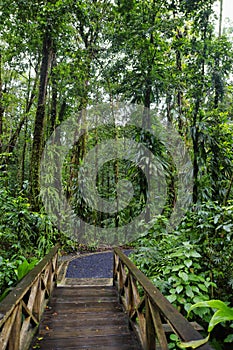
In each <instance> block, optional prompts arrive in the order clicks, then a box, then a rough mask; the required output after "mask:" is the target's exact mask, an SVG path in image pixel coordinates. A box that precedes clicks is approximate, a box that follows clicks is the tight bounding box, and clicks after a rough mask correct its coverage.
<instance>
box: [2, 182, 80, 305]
mask: <svg viewBox="0 0 233 350" xmlns="http://www.w3.org/2000/svg"><path fill="white" fill-rule="evenodd" d="M0 242H1V244H0V300H1V299H3V298H4V297H5V295H6V294H7V293H8V292H9V291H10V290H11V288H12V287H13V286H14V285H15V284H16V283H17V282H18V281H19V280H20V279H21V278H22V277H23V276H24V275H25V274H26V273H27V272H28V271H30V270H31V269H32V268H33V267H34V266H35V264H37V263H38V261H39V260H41V259H42V258H43V257H44V255H45V254H46V253H48V251H49V250H50V248H51V247H52V246H54V244H56V243H59V244H61V246H64V247H65V248H66V249H67V250H69V249H72V248H74V245H75V244H74V243H73V242H71V241H70V240H69V239H67V238H66V237H65V236H64V235H62V234H61V233H60V232H59V231H58V230H57V229H56V228H55V227H54V225H53V224H52V222H51V220H50V219H49V217H48V216H47V214H45V213H43V212H40V213H37V212H33V211H31V209H30V204H29V203H28V200H27V199H26V198H25V197H24V196H23V194H20V195H18V196H15V195H14V196H13V195H12V194H11V193H10V191H8V190H6V189H1V190H0Z"/></svg>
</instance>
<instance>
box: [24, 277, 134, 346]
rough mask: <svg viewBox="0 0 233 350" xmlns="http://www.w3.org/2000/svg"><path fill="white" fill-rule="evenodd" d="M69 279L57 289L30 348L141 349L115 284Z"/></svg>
mask: <svg viewBox="0 0 233 350" xmlns="http://www.w3.org/2000/svg"><path fill="white" fill-rule="evenodd" d="M68 280H69V279H67V280H66V284H65V285H63V286H58V287H56V288H55V290H54V292H53V295H52V298H51V300H50V302H49V305H48V307H47V308H46V310H45V312H44V315H43V318H42V321H41V324H40V328H39V333H38V334H37V336H36V338H35V339H34V341H33V343H32V346H31V348H30V349H40V350H45V349H46V350H61V349H62V350H64V349H66V350H74V349H90V350H91V349H109V350H111V349H112V350H115V349H122V350H124V349H125V350H126V349H129V350H130V349H132V350H134V349H135V350H136V349H141V346H140V345H139V342H138V341H137V339H136V337H135V334H134V332H132V331H131V330H130V328H129V320H128V317H127V315H126V314H125V313H124V311H123V309H122V306H121V305H120V304H119V302H118V294H117V290H116V288H115V287H113V286H109V285H107V286H106V285H105V286H104V285H102V286H82V285H76V286H73V285H74V284H75V280H73V279H72V280H70V281H71V283H70V285H67V283H69V282H67V281H68ZM94 281H95V280H93V282H94ZM106 281H107V280H106ZM102 282H103V281H102ZM77 283H79V281H78V280H77ZM97 284H98V283H97ZM106 284H107V283H106Z"/></svg>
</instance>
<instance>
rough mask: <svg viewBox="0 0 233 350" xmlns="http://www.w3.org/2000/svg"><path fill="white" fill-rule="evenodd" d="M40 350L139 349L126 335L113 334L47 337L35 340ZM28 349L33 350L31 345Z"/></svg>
mask: <svg viewBox="0 0 233 350" xmlns="http://www.w3.org/2000/svg"><path fill="white" fill-rule="evenodd" d="M35 344H37V345H38V348H39V349H40V350H49V349H53V350H64V349H66V350H81V349H86V350H87V349H88V350H96V349H98V350H105V349H106V350H119V349H121V350H141V348H140V347H139V345H138V344H137V342H132V339H131V338H129V337H128V336H122V335H121V334H119V335H113V336H112V337H99V338H97V337H90V338H89V339H85V338H75V337H74V338H69V339H67V338H64V339H47V340H46V342H44V341H43V340H41V341H37V342H36V343H35ZM30 350H34V349H33V347H31V348H30Z"/></svg>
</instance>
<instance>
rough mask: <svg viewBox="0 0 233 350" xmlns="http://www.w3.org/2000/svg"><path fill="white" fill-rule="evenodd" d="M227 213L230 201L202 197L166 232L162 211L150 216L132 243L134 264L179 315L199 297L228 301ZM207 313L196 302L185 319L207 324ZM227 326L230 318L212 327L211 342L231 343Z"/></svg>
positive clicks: (231, 248)
mask: <svg viewBox="0 0 233 350" xmlns="http://www.w3.org/2000/svg"><path fill="white" fill-rule="evenodd" d="M232 215H233V205H229V206H219V205H218V204H216V203H213V202H208V203H205V204H203V205H198V206H196V207H194V208H192V210H191V211H189V212H188V213H187V214H186V215H185V217H184V218H183V220H182V222H181V223H180V225H179V227H177V229H176V230H175V231H173V232H172V233H169V232H167V230H166V224H167V219H166V218H165V217H163V216H161V217H159V218H156V219H155V220H154V222H153V226H152V228H150V229H148V231H147V232H145V234H144V235H142V236H141V238H140V239H139V240H138V241H137V242H136V243H135V249H136V250H135V253H134V255H133V260H134V262H135V263H136V265H137V266H138V267H139V269H140V270H142V271H143V272H144V273H145V274H146V275H147V276H148V277H149V278H150V279H151V281H152V282H153V283H154V284H155V285H156V286H157V287H158V288H159V289H160V291H161V292H162V293H163V294H164V295H165V296H166V297H167V298H168V300H169V301H170V302H171V303H172V304H173V305H174V306H176V307H177V308H178V310H179V311H180V312H181V313H182V314H183V315H185V316H187V312H188V311H189V309H190V307H191V305H192V304H194V303H197V302H201V301H207V300H211V299H220V300H222V301H224V302H226V304H227V305H229V306H231V307H232V306H233V260H232V255H233V254H232V253H233V241H232V238H233V237H232V236H233V233H232V226H233V224H232ZM150 227H151V225H150ZM211 316H212V311H211V310H210V309H209V308H197V309H195V310H194V312H193V313H192V316H191V317H190V320H194V319H195V320H196V321H197V322H199V323H200V324H202V325H203V326H204V328H205V329H207V328H208V323H209V321H210V318H211ZM232 327H233V323H230V322H225V323H221V324H220V325H219V326H218V327H216V329H215V330H214V332H213V335H211V341H212V345H213V346H214V348H216V349H230V348H231V346H232V341H233V339H232V338H233V337H232V333H233V332H232ZM230 343H231V344H230ZM172 346H175V345H174V344H173V345H171V347H172Z"/></svg>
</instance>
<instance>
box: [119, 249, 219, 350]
mask: <svg viewBox="0 0 233 350" xmlns="http://www.w3.org/2000/svg"><path fill="white" fill-rule="evenodd" d="M113 283H114V285H116V286H117V289H118V293H119V299H120V301H121V303H122V304H123V306H124V308H125V310H126V312H127V313H128V316H129V320H130V324H131V326H132V328H133V329H134V331H136V333H137V335H138V337H139V340H140V342H141V344H142V347H143V349H145V350H151V349H161V350H168V342H167V336H166V331H165V329H166V327H164V323H167V324H168V325H169V326H170V327H171V329H172V330H173V331H174V333H175V334H177V335H178V336H179V338H180V339H181V340H182V341H185V342H187V341H190V340H197V339H202V338H203V337H202V336H201V334H200V333H199V332H198V331H197V330H195V329H194V327H193V326H192V325H191V324H190V323H189V322H188V321H187V320H186V318H185V317H184V316H182V315H181V314H180V313H179V312H178V310H177V309H176V308H175V307H174V306H173V305H172V304H171V303H170V302H169V301H168V300H167V299H166V298H165V297H164V296H163V294H162V293H161V292H160V291H159V290H158V289H157V288H156V287H155V286H154V285H153V284H152V282H151V281H150V280H149V279H148V278H147V277H146V276H145V275H144V273H142V272H141V271H140V270H139V269H138V268H137V267H136V266H135V265H134V264H133V263H132V262H131V261H130V260H129V258H128V257H127V256H126V255H125V254H124V253H122V251H121V250H120V249H119V248H114V267H113ZM198 350H213V349H212V348H211V346H210V345H209V344H208V343H207V344H205V345H202V346H200V347H199V348H198Z"/></svg>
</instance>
